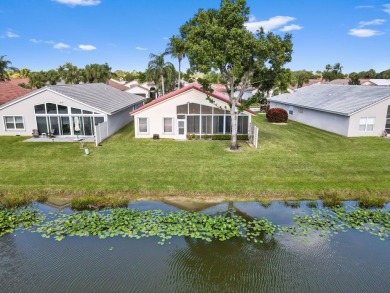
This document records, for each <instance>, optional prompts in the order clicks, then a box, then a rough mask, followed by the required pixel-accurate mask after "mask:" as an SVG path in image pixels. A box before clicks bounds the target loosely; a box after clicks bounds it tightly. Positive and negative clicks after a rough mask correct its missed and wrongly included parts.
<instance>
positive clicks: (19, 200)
mask: <svg viewBox="0 0 390 293" xmlns="http://www.w3.org/2000/svg"><path fill="white" fill-rule="evenodd" d="M31 202H32V199H31V198H30V197H28V196H26V195H4V196H3V198H1V204H2V205H3V207H5V208H16V207H22V206H27V205H29V204H31Z"/></svg>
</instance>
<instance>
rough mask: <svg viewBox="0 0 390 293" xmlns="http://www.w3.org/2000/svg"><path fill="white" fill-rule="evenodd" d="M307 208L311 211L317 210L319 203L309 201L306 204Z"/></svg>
mask: <svg viewBox="0 0 390 293" xmlns="http://www.w3.org/2000/svg"><path fill="white" fill-rule="evenodd" d="M306 205H307V207H308V208H310V209H316V208H317V207H318V203H317V201H315V200H311V201H308V202H307V203H306Z"/></svg>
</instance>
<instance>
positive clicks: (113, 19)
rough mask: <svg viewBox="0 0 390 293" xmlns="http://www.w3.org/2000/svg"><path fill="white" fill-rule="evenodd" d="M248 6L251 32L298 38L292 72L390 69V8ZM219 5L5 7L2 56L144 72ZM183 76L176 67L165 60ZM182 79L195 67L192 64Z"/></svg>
mask: <svg viewBox="0 0 390 293" xmlns="http://www.w3.org/2000/svg"><path fill="white" fill-rule="evenodd" d="M275 2H276V1H274V2H272V3H271V1H262V0H247V5H248V6H249V7H250V16H249V21H248V23H247V24H246V26H247V28H248V30H250V31H255V30H256V29H258V28H259V27H260V26H262V27H264V28H265V30H266V31H272V32H274V33H276V34H279V35H281V36H283V35H284V34H285V33H291V34H292V36H293V45H294V46H293V50H294V53H293V60H292V62H290V63H288V64H287V65H286V66H285V67H287V68H291V69H292V70H301V69H306V70H310V71H313V72H315V71H316V70H321V71H323V70H324V69H325V65H326V64H331V65H333V64H335V63H341V65H342V66H343V72H344V73H350V72H354V71H355V72H358V71H363V70H364V71H367V70H369V69H371V68H372V69H374V70H376V71H377V72H381V71H383V70H387V69H390V54H389V52H390V38H389V36H390V0H387V1H380V0H359V1H353V0H344V1H336V0H328V1H308V0H278V1H277V2H276V3H275ZM219 4H220V0H207V1H206V0H197V1H188V0H175V1H173V0H166V1H135V0H128V1H122V0H2V1H1V4H0V56H2V55H6V59H7V60H10V61H11V62H12V65H13V66H15V67H17V68H25V67H26V68H29V69H31V70H33V71H39V70H49V69H56V68H58V67H59V66H60V65H63V64H64V63H65V62H71V63H73V64H74V65H76V66H78V67H85V65H87V64H91V63H98V64H103V63H108V64H109V66H110V67H111V68H112V70H113V71H115V70H118V69H121V70H125V71H133V70H136V71H144V70H145V69H146V67H147V64H148V61H149V54H151V53H154V54H161V53H162V52H163V51H164V50H165V48H166V45H167V43H168V39H169V37H171V36H173V35H176V34H178V32H179V28H180V26H181V25H183V24H184V23H185V22H186V21H187V20H189V19H190V18H191V17H193V16H194V15H195V14H196V13H197V11H198V9H199V8H203V9H208V8H218V7H219ZM166 61H171V62H172V63H174V65H175V67H176V69H177V67H178V66H177V60H175V59H170V58H167V59H166ZM182 64H183V66H182V71H185V70H186V69H187V68H188V67H189V62H188V60H187V59H185V60H184V62H183V63H182Z"/></svg>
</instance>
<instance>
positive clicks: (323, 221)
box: [294, 207, 390, 240]
mask: <svg viewBox="0 0 390 293" xmlns="http://www.w3.org/2000/svg"><path fill="white" fill-rule="evenodd" d="M294 221H295V223H296V224H297V225H298V226H299V227H300V228H302V229H303V230H304V231H305V232H307V231H308V229H315V230H317V231H320V233H321V234H322V235H331V234H338V233H339V232H340V231H341V232H347V229H355V230H358V231H361V232H364V231H366V232H369V233H370V234H373V235H376V236H379V238H380V239H381V240H385V238H388V237H389V232H390V211H386V210H368V209H346V208H343V207H338V208H333V209H318V210H314V212H313V213H312V214H311V215H301V216H300V215H298V216H295V217H294Z"/></svg>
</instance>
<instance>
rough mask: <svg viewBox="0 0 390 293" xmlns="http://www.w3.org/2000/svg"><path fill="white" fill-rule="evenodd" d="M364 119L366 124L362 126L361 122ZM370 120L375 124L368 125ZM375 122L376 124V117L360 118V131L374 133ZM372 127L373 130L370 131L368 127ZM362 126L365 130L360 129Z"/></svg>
mask: <svg viewBox="0 0 390 293" xmlns="http://www.w3.org/2000/svg"><path fill="white" fill-rule="evenodd" d="M362 119H364V120H365V123H364V124H362V123H361V121H362ZM369 119H373V121H374V123H372V124H371V123H370V124H369V123H368V120H369ZM375 122H376V117H360V118H359V131H360V132H373V131H374V128H375ZM371 125H372V129H368V126H371ZM361 126H363V127H364V130H363V129H360V128H361Z"/></svg>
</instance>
